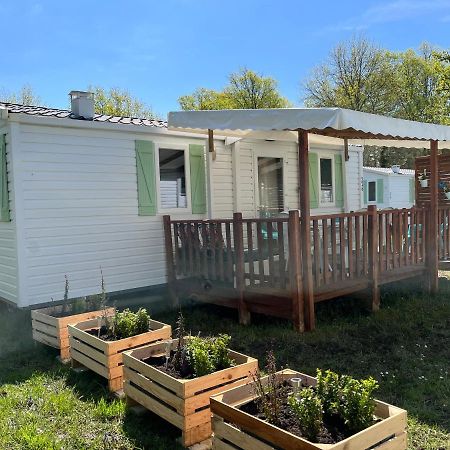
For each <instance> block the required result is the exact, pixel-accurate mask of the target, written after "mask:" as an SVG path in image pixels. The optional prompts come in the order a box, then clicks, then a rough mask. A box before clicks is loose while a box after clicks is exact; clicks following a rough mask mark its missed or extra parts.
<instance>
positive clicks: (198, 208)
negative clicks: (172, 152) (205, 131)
mask: <svg viewBox="0 0 450 450" xmlns="http://www.w3.org/2000/svg"><path fill="white" fill-rule="evenodd" d="M189 167H190V171H191V178H190V179H191V203H192V214H204V213H206V174H205V151H204V147H203V145H196V144H191V145H189Z"/></svg>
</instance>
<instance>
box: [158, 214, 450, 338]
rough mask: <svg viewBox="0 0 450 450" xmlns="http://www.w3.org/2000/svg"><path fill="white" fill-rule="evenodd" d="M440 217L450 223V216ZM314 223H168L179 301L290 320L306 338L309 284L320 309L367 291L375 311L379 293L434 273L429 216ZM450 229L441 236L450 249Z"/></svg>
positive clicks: (290, 219)
mask: <svg viewBox="0 0 450 450" xmlns="http://www.w3.org/2000/svg"><path fill="white" fill-rule="evenodd" d="M441 216H442V217H446V218H448V217H450V215H449V211H447V212H446V215H444V213H442V214H441ZM446 220H447V219H446ZM309 221H310V223H309V227H306V228H305V226H304V225H303V226H302V219H301V218H300V217H299V213H298V211H290V213H289V216H287V215H286V216H285V217H272V218H264V219H260V218H258V219H243V218H242V215H241V214H239V213H236V214H234V216H233V218H232V219H218V220H204V221H201V220H171V219H170V217H169V216H165V217H164V226H165V243H166V255H167V263H168V274H169V288H170V291H171V293H172V295H173V297H174V299H176V298H177V297H179V296H191V297H193V298H195V299H196V300H198V301H202V302H207V303H214V304H218V305H222V306H226V307H231V308H236V309H238V310H239V317H240V321H241V322H242V323H248V322H249V320H250V316H251V313H262V314H267V315H270V316H276V317H283V318H290V319H292V320H293V322H294V325H295V326H296V328H297V329H299V330H300V331H303V330H305V329H308V318H307V315H308V312H307V305H306V303H307V298H306V296H305V295H304V292H305V290H304V284H305V280H306V279H307V278H310V279H311V280H312V292H313V302H314V304H315V303H317V302H320V301H324V300H329V299H332V298H337V297H342V296H346V295H349V294H352V293H355V292H359V291H367V292H368V298H371V299H372V308H373V309H374V310H377V309H378V307H379V301H380V300H379V286H380V285H383V284H386V283H390V282H394V281H399V280H403V279H407V278H416V277H422V276H425V275H427V274H428V273H429V268H428V266H427V242H428V234H427V230H428V225H429V214H428V212H427V209H426V208H411V209H396V210H380V211H377V209H376V207H372V206H370V207H369V208H368V210H365V211H360V212H352V213H345V214H334V215H327V216H312V217H310V220H309ZM448 222H449V221H448V220H447V222H446V227H445V232H444V231H443V233H442V238H443V241H442V242H444V236H446V237H445V243H446V245H449V243H450V227H449V225H448ZM304 229H306V230H308V229H309V236H307V238H308V239H305V236H304V235H303V233H302V231H301V230H304ZM307 243H309V246H308V245H307ZM448 254H450V252H448ZM308 268H309V272H308ZM313 308H314V305H313ZM313 313H314V311H313Z"/></svg>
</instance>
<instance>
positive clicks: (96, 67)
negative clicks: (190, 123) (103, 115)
mask: <svg viewBox="0 0 450 450" xmlns="http://www.w3.org/2000/svg"><path fill="white" fill-rule="evenodd" d="M0 18H1V21H0V23H1V25H2V26H1V31H2V33H1V34H2V63H1V64H0V68H1V69H0V90H6V91H9V92H11V91H16V90H18V89H20V87H21V86H22V85H24V84H27V83H28V84H30V85H32V86H33V88H34V89H35V91H36V93H37V94H38V95H39V96H40V97H41V98H42V100H43V102H45V103H46V104H47V105H51V106H54V107H62V108H66V107H67V105H68V100H67V94H68V92H69V91H70V90H72V89H86V88H87V86H89V85H101V86H103V87H106V88H108V87H112V86H118V87H121V88H126V89H128V90H129V91H130V92H131V93H132V94H134V95H136V96H138V97H139V98H141V99H142V100H143V101H144V102H146V103H147V104H148V105H150V106H151V107H152V108H153V110H154V111H156V112H157V113H159V114H160V115H165V114H166V113H167V112H168V111H170V110H174V109H178V103H177V99H178V97H179V96H180V95H183V94H187V93H190V92H192V91H193V90H194V89H195V88H196V87H199V86H205V87H209V88H213V89H220V88H222V87H223V86H224V85H225V84H226V81H227V75H228V74H229V73H230V72H233V71H237V70H239V68H241V67H248V68H250V69H253V70H255V71H258V72H260V73H262V74H264V75H270V76H272V77H274V78H276V79H277V80H278V82H279V88H280V90H281V92H282V94H283V95H285V96H286V97H288V98H289V99H290V100H291V101H292V102H293V103H294V104H296V105H300V104H301V95H302V91H301V83H302V81H303V80H305V78H306V77H307V76H308V74H309V73H310V71H311V69H312V68H313V67H314V66H315V65H317V64H319V63H321V62H323V61H324V60H326V58H327V55H328V53H329V51H330V49H331V48H333V47H334V46H335V45H336V44H337V43H338V42H340V41H342V40H346V39H349V38H351V37H352V36H353V35H355V34H358V33H363V34H364V35H365V36H366V37H368V38H369V39H371V40H372V41H373V42H375V43H376V44H379V45H380V46H383V47H385V48H389V49H391V50H404V49H407V48H411V47H412V48H417V47H418V46H419V45H420V44H421V42H423V41H428V42H430V43H432V44H435V45H436V46H439V47H441V48H448V47H450V0H428V1H427V0H424V1H421V0H410V1H407V0H382V1H366V2H364V1H357V0H340V1H339V2H337V1H325V2H324V1H308V2H306V1H293V0H292V1H287V0H278V1H266V0H259V1H256V0H240V1H235V0H226V1H224V0H220V1H219V0H161V1H158V0H153V1H148V0H147V1H140V0H133V1H131V0H130V1H123V0H122V1H116V0H109V1H106V0H105V1H102V0H97V1H92V0H91V1H86V0H77V1H76V2H69V1H61V0H58V1H53V0H46V1H44V0H43V1H36V0H21V1H17V0H14V1H6V0H0Z"/></svg>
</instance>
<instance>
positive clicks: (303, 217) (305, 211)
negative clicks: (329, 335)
mask: <svg viewBox="0 0 450 450" xmlns="http://www.w3.org/2000/svg"><path fill="white" fill-rule="evenodd" d="M298 176H299V180H298V185H299V205H300V239H301V247H302V262H303V264H302V266H303V299H304V308H305V330H306V331H310V330H313V329H314V328H315V313H314V288H313V277H312V255H311V230H310V222H311V211H310V203H309V158H308V133H307V132H306V131H303V130H298Z"/></svg>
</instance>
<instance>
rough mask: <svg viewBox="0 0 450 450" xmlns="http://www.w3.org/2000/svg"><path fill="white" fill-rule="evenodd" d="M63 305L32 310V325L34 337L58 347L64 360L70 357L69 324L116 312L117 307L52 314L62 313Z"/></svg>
mask: <svg viewBox="0 0 450 450" xmlns="http://www.w3.org/2000/svg"><path fill="white" fill-rule="evenodd" d="M63 308H64V306H63V305H57V306H49V307H47V308H42V309H38V310H33V311H31V326H32V329H33V339H35V340H36V341H38V342H41V343H43V344H45V345H49V346H51V347H54V348H58V349H59V351H60V357H61V359H62V360H67V359H69V358H70V351H69V332H68V330H67V326H68V325H69V324H74V323H77V322H80V321H82V320H89V319H93V318H94V317H98V316H102V315H105V314H106V315H107V316H111V315H113V314H114V313H115V308H106V309H102V310H97V311H90V312H86V313H80V314H73V315H70V316H66V317H54V316H52V314H54V315H57V314H61V312H62V311H63Z"/></svg>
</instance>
